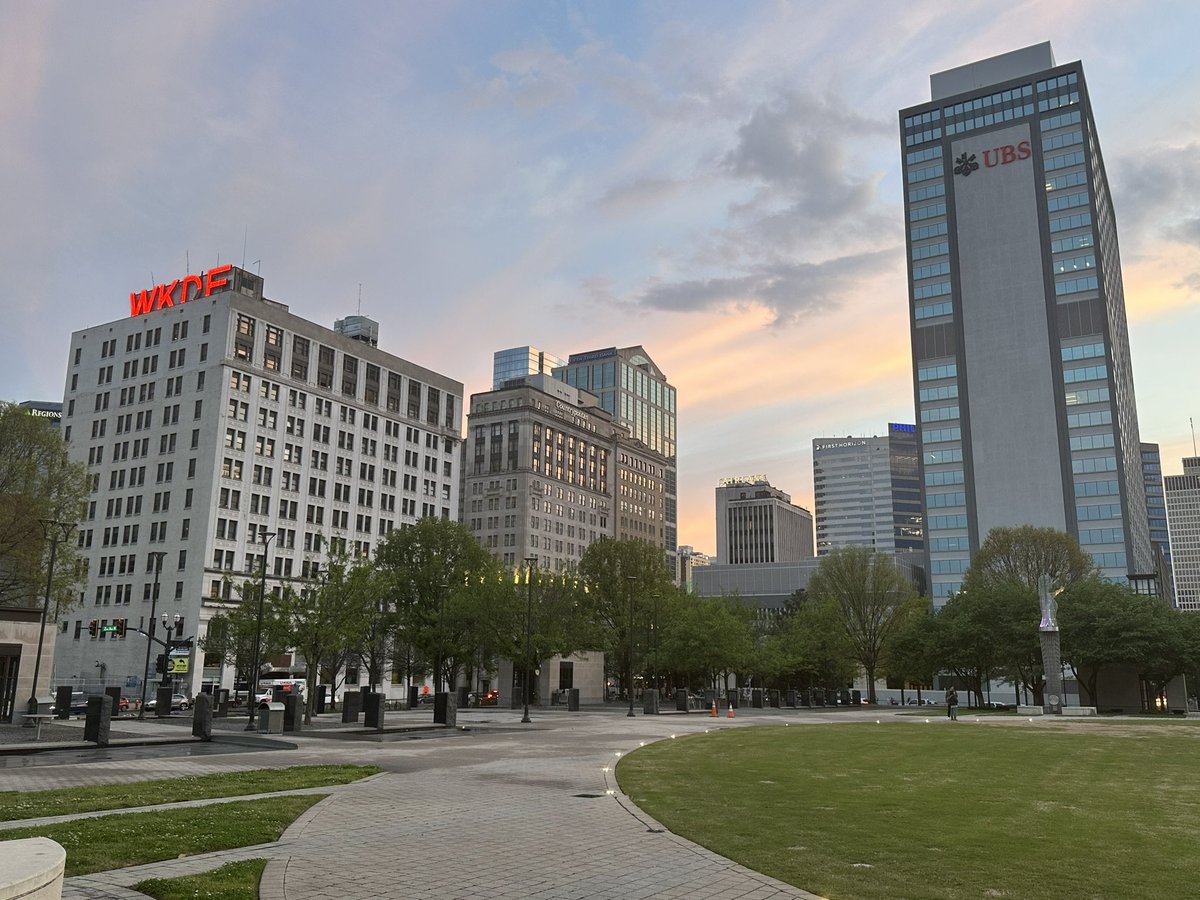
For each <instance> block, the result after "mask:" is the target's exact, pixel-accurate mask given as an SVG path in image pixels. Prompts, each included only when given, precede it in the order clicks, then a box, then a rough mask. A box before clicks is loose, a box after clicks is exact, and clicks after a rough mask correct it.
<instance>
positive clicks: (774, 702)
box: [770, 689, 782, 709]
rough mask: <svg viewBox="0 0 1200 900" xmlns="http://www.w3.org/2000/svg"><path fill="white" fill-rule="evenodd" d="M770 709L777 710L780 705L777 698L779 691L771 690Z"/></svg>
mask: <svg viewBox="0 0 1200 900" xmlns="http://www.w3.org/2000/svg"><path fill="white" fill-rule="evenodd" d="M770 698H771V709H779V708H780V706H781V705H782V704H781V702H780V698H779V691H777V690H774V689H772V690H771V692H770Z"/></svg>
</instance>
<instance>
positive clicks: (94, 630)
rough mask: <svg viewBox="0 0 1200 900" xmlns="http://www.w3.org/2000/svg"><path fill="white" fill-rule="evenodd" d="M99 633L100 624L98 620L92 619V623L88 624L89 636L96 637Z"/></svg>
mask: <svg viewBox="0 0 1200 900" xmlns="http://www.w3.org/2000/svg"><path fill="white" fill-rule="evenodd" d="M99 633H100V623H99V622H98V621H97V620H96V619H92V621H90V622H88V634H90V635H91V636H92V637H95V636H96V635H98V634H99Z"/></svg>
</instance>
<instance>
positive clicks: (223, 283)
mask: <svg viewBox="0 0 1200 900" xmlns="http://www.w3.org/2000/svg"><path fill="white" fill-rule="evenodd" d="M232 268H233V266H231V265H224V266H218V267H217V268H215V269H209V270H208V271H207V272H205V273H204V296H205V297H207V296H209V295H210V294H212V292H213V291H215V290H216V289H217V288H223V287H228V286H229V279H228V278H221V277H220V276H222V275H224V274H225V273H226V272H228V271H229V270H230V269H232Z"/></svg>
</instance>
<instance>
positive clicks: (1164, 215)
mask: <svg viewBox="0 0 1200 900" xmlns="http://www.w3.org/2000/svg"><path fill="white" fill-rule="evenodd" d="M1109 171H1110V172H1111V177H1112V181H1113V193H1114V195H1115V196H1117V197H1119V198H1120V200H1119V206H1118V208H1117V214H1118V217H1119V219H1118V224H1119V226H1120V229H1121V233H1122V235H1126V234H1138V233H1139V232H1144V233H1146V234H1152V233H1154V232H1157V233H1158V236H1159V237H1165V238H1167V239H1168V240H1172V241H1175V242H1177V243H1183V244H1192V245H1195V246H1200V200H1197V198H1198V197H1200V144H1198V143H1191V144H1185V145H1183V146H1168V145H1157V146H1153V145H1152V146H1148V147H1141V148H1138V149H1137V151H1136V152H1133V153H1129V154H1126V155H1123V156H1121V157H1119V158H1118V159H1117V160H1116V161H1115V162H1114V164H1113V166H1112V167H1111V168H1110V170H1109ZM1139 249H1142V250H1150V249H1151V247H1150V246H1146V247H1142V248H1139Z"/></svg>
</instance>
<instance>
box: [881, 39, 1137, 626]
mask: <svg viewBox="0 0 1200 900" xmlns="http://www.w3.org/2000/svg"><path fill="white" fill-rule="evenodd" d="M930 89H931V97H932V99H931V101H930V102H928V103H922V104H920V105H918V106H914V107H911V108H909V109H904V110H901V111H900V126H901V133H902V142H903V151H902V153H903V164H904V181H905V206H904V208H905V221H906V230H907V237H908V242H907V248H908V255H909V308H910V315H911V330H912V346H913V384H914V394H915V400H916V404H917V411H918V428H919V430H920V439H921V478H922V489H923V492H924V498H925V513H926V523H925V524H926V541H927V543H926V546H927V554H928V559H929V576H930V583H931V590H932V592H933V596H934V602H935V603H936V604H939V605H940V604H942V603H944V602H945V600H946V598H947V597H949V596H950V595H951V594H953V593H954V592H955V591H956V590H957V589H958V587H959V585H960V583H961V581H962V575H963V573H964V572H965V571H966V569H967V567H968V565H969V564H970V559H971V553H972V552H973V551H974V550H975V549H977V548H978V547H979V545H980V544H981V543H982V541H983V540H984V538H985V537H986V536H987V534H988V532H989V531H990V530H991V529H992V528H995V527H998V526H1015V525H1025V524H1029V525H1036V526H1052V527H1054V528H1059V529H1062V530H1065V531H1069V532H1071V533H1073V534H1075V535H1076V536H1077V537H1078V538H1079V541H1080V543H1081V544H1082V545H1083V546H1084V549H1086V550H1087V551H1089V552H1090V553H1091V554H1092V557H1093V559H1094V560H1095V561H1096V564H1097V566H1099V567H1100V569H1101V571H1102V572H1103V574H1104V575H1105V576H1106V577H1108V578H1111V579H1114V580H1122V581H1123V580H1126V579H1127V578H1128V576H1129V574H1130V573H1131V572H1132V573H1147V572H1150V571H1152V568H1153V566H1152V555H1151V550H1150V538H1149V528H1148V524H1147V521H1148V520H1147V513H1146V495H1145V492H1144V490H1143V486H1142V473H1141V454H1140V446H1139V437H1138V424H1137V411H1136V409H1135V406H1134V392H1133V373H1132V369H1131V366H1130V360H1129V342H1128V337H1127V333H1126V317H1125V297H1124V291H1123V288H1122V284H1121V264H1120V257H1119V253H1118V248H1117V229H1116V223H1115V220H1114V217H1113V209H1112V202H1111V199H1110V196H1109V190H1108V181H1107V179H1106V177H1105V174H1104V163H1103V159H1102V157H1101V154H1100V143H1099V140H1098V137H1097V135H1096V127H1095V122H1094V119H1093V115H1092V107H1091V102H1090V99H1089V97H1088V92H1087V85H1086V81H1085V79H1084V73H1083V66H1082V65H1081V64H1080V63H1079V62H1072V63H1067V64H1064V65H1056V64H1055V62H1054V57H1053V53H1052V51H1051V48H1050V45H1049V44H1048V43H1045V44H1038V45H1036V46H1033V47H1027V48H1025V49H1022V50H1016V51H1013V52H1011V53H1005V54H1003V55H1001V56H996V57H993V58H991V59H985V60H982V61H979V62H975V63H971V64H968V65H965V66H961V67H959V68H956V69H950V70H948V71H946V72H941V73H939V74H936V75H933V76H931V78H930Z"/></svg>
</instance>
